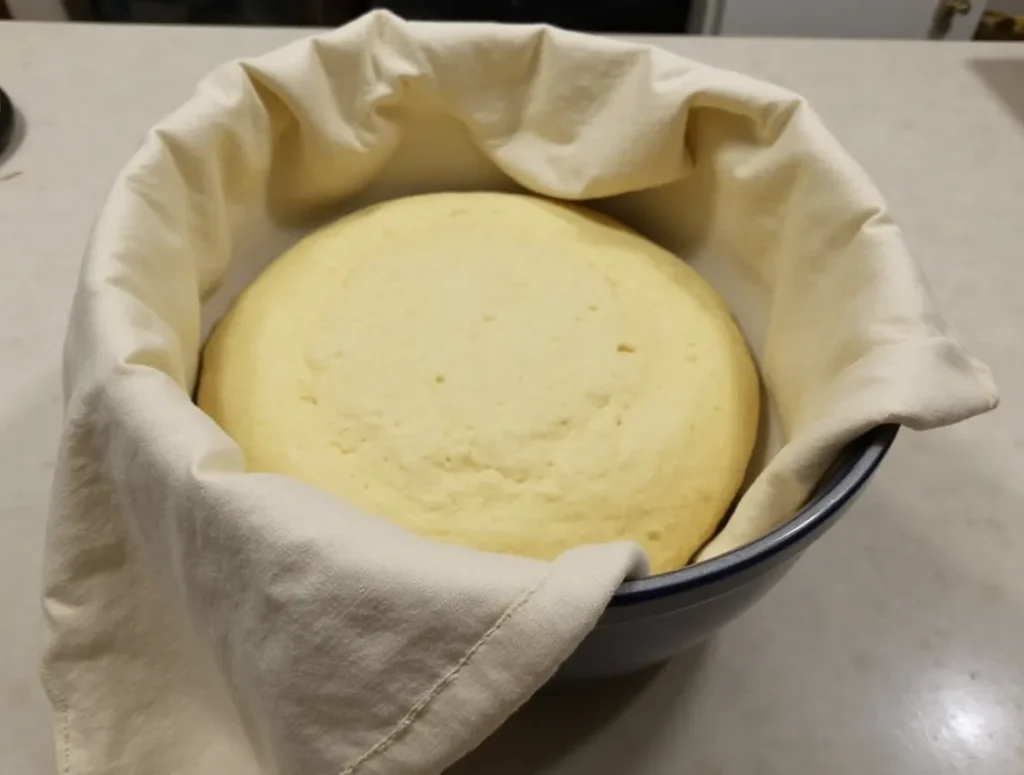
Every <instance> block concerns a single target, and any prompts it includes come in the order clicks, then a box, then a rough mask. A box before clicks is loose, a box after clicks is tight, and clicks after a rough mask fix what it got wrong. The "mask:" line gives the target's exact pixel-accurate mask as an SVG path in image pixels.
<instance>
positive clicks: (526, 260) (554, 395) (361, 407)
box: [199, 193, 758, 572]
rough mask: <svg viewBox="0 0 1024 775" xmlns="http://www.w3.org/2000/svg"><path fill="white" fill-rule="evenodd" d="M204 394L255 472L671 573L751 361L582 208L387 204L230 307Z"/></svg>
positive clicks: (472, 197) (296, 256)
mask: <svg viewBox="0 0 1024 775" xmlns="http://www.w3.org/2000/svg"><path fill="white" fill-rule="evenodd" d="M199 405H200V406H201V407H202V408H203V409H204V410H205V411H206V412H207V413H209V414H210V416H211V417H213V418H214V419H215V420H216V421H217V422H218V423H219V424H220V425H221V427H222V428H223V429H224V430H225V431H226V432H227V433H228V434H230V435H231V436H232V437H233V438H234V439H235V440H236V441H237V442H238V444H239V445H240V446H241V448H242V450H243V452H244V454H245V457H246V460H247V465H248V468H249V470H251V471H265V472H276V473H280V474H285V475H288V476H293V477H296V478H298V479H301V480H304V481H306V482H308V483H309V484H311V485H314V486H316V487H319V488H321V489H323V490H326V491H328V492H331V493H333V494H335V495H336V496H338V497H339V498H342V499H344V500H347V501H350V502H352V503H355V504H356V505H358V506H359V507H361V508H362V509H363V510H365V511H367V512H369V513H372V514H376V515H379V516H381V517H384V518H387V519H389V520H392V521H394V522H396V523H399V524H401V525H404V526H405V527H406V528H408V529H410V530H413V531H416V532H418V533H421V534H423V535H427V536H432V537H434V538H436V539H439V540H441V541H449V542H452V543H457V544H462V545H465V546H470V547H475V548H477V549H483V550H487V551H494V552H507V553H514V554H521V555H527V556H531V557H538V558H545V559H547V558H553V557H555V556H556V555H557V554H559V553H560V552H562V551H564V550H566V549H569V548H571V547H574V546H578V545H581V544H585V543H591V542H600V541H613V540H619V539H625V540H632V541H636V542H638V543H639V544H641V545H642V546H643V547H644V549H645V550H646V551H647V554H648V556H649V558H650V560H651V568H652V571H653V572H662V571H668V570H673V569H676V568H679V567H681V566H683V565H685V564H686V563H687V562H688V561H689V559H690V558H691V557H692V556H693V555H694V553H695V552H696V551H697V550H698V549H699V548H700V547H701V545H702V544H703V543H704V542H705V541H706V540H707V539H708V538H709V537H710V536H711V534H712V533H713V532H714V531H715V528H716V526H717V525H718V523H719V521H720V520H721V519H722V517H723V515H724V514H725V513H726V510H727V509H728V507H729V505H730V503H731V501H732V500H733V497H734V496H735V494H736V492H737V490H738V488H739V486H740V484H741V482H742V480H743V477H744V473H745V469H746V466H747V462H748V459H749V456H750V453H751V449H752V447H753V443H754V438H755V434H756V431H757V423H758V380H757V373H756V370H755V367H754V364H753V361H752V360H751V357H750V354H749V352H748V350H747V348H746V345H745V343H744V341H743V338H742V336H741V335H740V333H739V331H738V330H737V328H736V326H735V324H734V323H733V320H732V318H731V316H730V314H729V312H728V310H727V308H726V307H725V305H724V303H723V301H722V300H721V299H720V298H719V297H718V295H717V294H716V293H715V292H714V291H713V290H712V289H711V287H710V286H708V285H707V284H706V283H705V282H704V281H703V280H702V279H701V278H700V277H699V276H698V275H697V274H696V272H695V271H694V270H692V269H691V268H690V267H689V266H687V265H686V264H685V263H684V262H683V261H681V260H679V259H678V258H677V257H675V256H674V255H672V254H671V253H668V252H667V251H665V250H663V249H661V248H660V247H658V246H657V245H655V244H653V243H651V242H649V241H648V240H646V239H644V238H642V237H640V236H639V235H637V234H635V233H634V232H632V231H630V230H628V229H626V228H625V227H624V226H622V225H620V224H617V223H615V222H613V221H610V220H609V219H606V218H603V217H601V216H597V215H594V214H591V213H589V212H587V211H585V210H583V209H581V208H577V207H572V206H568V205H565V204H559V203H556V202H552V201H548V200H544V199H539V198H534V197H529V196H520V195H512V194H498V193H448V194H429V195H424V196H416V197H409V198H406V199H399V200H395V201H391V202H387V203H384V204H380V205H377V206H374V207H370V208H368V209H366V210H362V211H360V212H357V213H354V214H352V215H350V216H348V217H345V218H342V219H341V220H340V221H337V222H336V223H334V224H332V225H330V226H328V227H326V228H324V229H322V230H320V231H317V232H315V233H313V234H312V235H310V236H309V237H307V238H306V239H304V240H303V241H302V242H300V243H299V244H298V245H296V246H295V247H294V248H292V249H291V250H290V251H288V252H287V253H285V254H284V255H283V256H281V257H280V258H279V259H278V260H277V261H275V262H274V263H273V264H272V265H271V266H270V267H269V268H268V269H267V270H266V271H265V272H264V273H263V274H262V275H261V276H260V277H259V278H258V279H257V280H256V281H255V282H254V283H253V284H252V285H251V286H250V287H249V288H248V289H247V290H246V291H245V292H244V293H243V294H242V295H241V296H240V297H239V299H238V300H237V301H236V302H235V304H234V305H233V306H232V308H231V309H230V310H229V312H228V314H227V315H226V316H225V317H224V319H223V320H222V321H221V323H220V324H219V326H218V327H217V329H216V331H215V332H214V334H213V336H212V337H211V339H210V341H209V343H208V345H207V347H206V351H205V356H204V362H203V372H202V379H201V383H200V388H199Z"/></svg>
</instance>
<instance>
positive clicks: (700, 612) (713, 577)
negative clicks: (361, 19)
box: [556, 425, 898, 682]
mask: <svg viewBox="0 0 1024 775" xmlns="http://www.w3.org/2000/svg"><path fill="white" fill-rule="evenodd" d="M897 430H898V426H896V425H883V426H880V427H878V428H875V429H873V430H871V431H869V432H867V433H866V434H864V435H863V436H861V437H860V438H858V439H857V440H855V441H853V442H852V443H851V444H850V445H849V446H847V448H846V449H845V450H844V451H843V453H842V454H841V455H840V457H839V459H838V460H837V461H836V464H835V465H834V466H833V467H832V469H831V470H830V472H829V474H827V475H826V476H825V478H824V480H823V481H822V483H821V484H820V485H819V487H818V489H817V491H816V492H815V493H814V495H813V496H812V497H811V499H810V500H809V502H808V503H807V505H806V506H804V507H803V508H802V509H800V511H799V512H798V513H797V515H796V516H795V517H793V519H791V520H790V521H789V522H787V523H785V524H784V525H781V526H780V527H778V528H776V529H775V530H773V531H772V532H770V533H769V534H768V535H766V536H764V537H763V538H760V539H758V540H757V541H754V542H753V543H751V544H747V545H746V546H743V547H741V548H739V549H737V550H735V551H732V552H729V553H728V554H724V555H722V556H720V557H715V558H714V559H712V560H708V561H707V562H702V563H698V564H696V565H691V566H688V567H686V568H683V569H682V570H678V571H673V572H671V573H662V574H660V575H657V576H651V577H649V578H645V579H638V580H636V581H627V582H625V583H623V584H622V586H621V587H619V589H618V591H617V592H616V593H615V596H614V597H613V598H612V601H611V603H610V604H609V606H608V608H607V610H606V611H605V612H604V614H603V615H602V617H601V619H600V620H599V621H598V623H597V627H596V628H595V629H594V630H593V631H592V632H591V633H590V634H588V635H587V637H586V638H584V640H583V642H582V643H581V644H580V645H579V647H578V648H577V649H576V651H575V652H573V654H572V655H571V656H570V657H569V659H568V660H567V661H566V662H565V664H564V665H563V666H562V668H561V670H560V672H559V674H558V676H557V677H556V680H557V681H559V682H561V681H571V680H580V679H590V678H601V677H610V676H614V675H621V674H623V673H629V672H632V671H635V670H640V669H643V668H645V667H650V666H652V665H656V664H660V663H662V662H665V661H666V660H668V659H670V658H671V657H673V656H675V655H676V654H679V653H680V652H682V651H684V650H685V649H687V648H688V647H690V646H692V645H694V644H696V643H698V642H699V641H702V640H704V639H705V638H707V637H708V636H710V635H712V634H713V633H715V632H717V631H718V630H720V629H721V628H722V627H724V626H725V625H726V624H727V623H728V622H730V621H732V620H733V619H735V618H736V617H737V616H739V615H740V614H741V613H742V612H743V611H745V610H746V609H747V608H749V607H750V606H751V605H753V603H755V602H756V601H757V600H758V599H759V598H760V597H761V596H762V595H764V593H765V592H767V591H768V590H769V589H770V588H771V587H772V586H774V585H775V583H776V582H777V581H778V580H779V579H781V578H782V577H783V575H785V573H786V571H787V570H789V568H790V566H791V565H792V564H793V563H794V562H796V560H797V558H798V557H799V556H800V555H801V554H802V553H803V551H804V550H805V549H806V548H807V547H808V546H810V545H811V544H812V543H813V542H814V541H815V540H817V538H818V537H819V536H820V535H821V534H822V533H824V532H825V531H826V530H827V529H828V528H829V527H831V526H832V525H833V524H835V522H836V520H837V519H838V518H839V516H840V515H841V514H842V513H843V512H844V511H845V510H846V509H847V508H848V507H849V506H850V504H851V503H853V501H854V500H856V498H857V496H858V495H860V493H861V491H862V490H863V489H864V486H865V485H866V484H867V482H868V480H869V479H870V478H871V475H872V474H873V473H874V471H875V469H876V468H878V465H879V464H880V463H881V462H882V459H883V458H884V457H885V455H886V453H887V452H888V451H889V448H890V447H891V446H892V443H893V440H894V439H895V438H896V432H897Z"/></svg>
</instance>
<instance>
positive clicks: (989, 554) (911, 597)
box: [0, 22, 1024, 775]
mask: <svg viewBox="0 0 1024 775" xmlns="http://www.w3.org/2000/svg"><path fill="white" fill-rule="evenodd" d="M301 34H303V33H302V32H300V31H296V30H288V29H277V30H267V29H249V30H240V29H214V28H205V29H199V28H192V29H186V28H167V27H164V28H156V27H149V28H133V27H115V26H92V27H86V26H75V25H67V24H64V25H34V24H28V23H17V22H8V23H3V24H0V85H2V87H3V88H4V89H5V90H7V91H8V92H9V93H10V95H11V97H12V98H13V99H14V101H15V103H16V104H17V106H18V109H19V110H20V111H21V113H22V115H23V117H24V119H25V121H26V124H27V132H25V133H24V135H23V137H21V138H20V141H19V142H18V144H17V146H16V147H15V148H14V149H13V151H12V152H10V153H9V154H8V155H7V156H6V157H4V158H3V159H2V160H0V375H2V377H0V460H2V461H3V464H2V467H0V772H4V773H12V774H13V773H18V775H42V774H43V773H51V772H53V767H54V765H53V756H52V753H51V750H50V745H51V744H50V727H49V723H50V722H49V716H48V707H47V704H46V701H45V699H44V697H43V694H42V692H41V690H40V688H39V681H38V678H37V661H38V651H39V641H40V629H41V626H40V613H39V604H38V599H39V594H40V574H41V553H42V537H43V532H44V527H45V525H44V523H45V518H46V508H47V500H48V488H49V484H50V476H51V471H52V469H53V462H54V449H55V444H56V440H57V435H58V431H59V426H60V421H61V407H60V381H59V372H60V347H61V341H62V338H63V334H64V326H65V319H66V315H67V311H68V305H69V301H70V298H71V293H72V290H73V287H74V283H75V278H76V274H77V271H78V264H79V258H80V255H81V252H82V247H83V244H84V243H85V240H86V236H87V233H88V231H89V227H90V223H91V221H92V219H93V217H94V215H95V213H96V211H97V208H98V207H99V205H100V203H101V201H102V200H103V197H104V195H105V192H106V190H107V188H108V187H109V185H110V183H111V181H112V179H113V177H114V175H115V173H116V172H117V171H118V169H119V168H120V167H121V166H122V165H124V163H125V162H126V161H127V160H128V158H129V156H130V155H131V153H132V152H133V151H134V150H135V148H136V147H137V145H138V143H139V142H140V139H141V138H142V135H143V132H144V131H145V129H146V128H147V127H149V126H150V125H151V124H153V123H154V122H155V121H157V120H158V119H159V118H160V117H162V116H163V115H164V114H166V113H167V112H168V111H170V110H171V109H172V108H174V107H175V106H176V105H178V104H179V103H181V102H182V101H184V100H185V99H186V98H187V97H188V96H189V94H190V93H191V91H192V89H193V86H194V84H195V82H196V81H197V79H199V78H200V77H201V76H202V75H203V74H204V73H206V72H207V71H209V70H210V69H211V68H213V67H214V66H215V65H217V64H219V63H220V62H222V61H224V60H226V59H229V58H232V57H237V56H244V55H251V54H257V53H260V52H263V51H265V50H267V49H270V48H273V47H275V46H277V45H279V44H282V43H285V42H287V41H289V40H291V39H293V38H296V37H298V36H299V35H301ZM650 40H651V41H652V42H653V43H655V44H656V45H659V46H663V47H665V48H669V49H671V50H673V51H677V52H679V53H682V54H685V55H688V56H692V57H694V58H697V59H700V60H703V61H705V62H708V63H710V64H714V65H720V66H724V67H728V68H733V69H737V70H741V71H745V72H747V73H750V74H753V75H756V76H759V77H762V78H765V79H768V80H772V81H776V82H778V83H781V84H783V85H785V86H788V87H790V88H792V89H795V90H797V91H799V92H801V93H803V94H804V95H806V96H807V97H808V98H810V100H811V101H812V103H813V104H814V105H815V106H816V108H817V110H818V111H819V112H820V113H821V114H822V116H823V117H824V119H825V121H826V122H827V123H828V125H829V126H830V127H831V128H832V130H833V131H834V132H835V133H836V134H837V135H838V137H839V138H840V140H841V141H842V142H843V143H844V144H845V145H846V147H847V148H848V149H849V150H850V151H851V152H852V154H853V155H854V156H855V157H856V158H857V159H859V160H860V162H861V163H862V164H863V165H864V166H865V167H866V168H867V169H868V171H869V172H870V173H871V174H872V175H873V176H874V178H875V180H876V181H877V183H878V184H879V186H880V187H881V189H882V191H883V192H884V193H885V194H886V196H887V197H888V199H889V202H890V204H891V209H892V212H893V214H894V216H895V217H896V219H897V220H898V221H899V223H900V224H901V225H902V227H903V229H904V230H905V233H906V238H907V240H908V242H909V244H910V246H911V248H912V249H913V251H914V253H915V254H916V256H917V259H918V260H919V261H920V263H921V264H922V265H923V267H924V269H925V272H926V273H927V275H928V277H929V280H930V282H931V285H932V288H933V291H934V293H935V295H936V297H937V298H938V300H939V302H940V305H941V308H942V309H943V311H944V312H945V313H946V315H947V317H948V318H949V319H950V320H951V321H952V323H953V324H954V325H955V326H956V327H957V328H958V329H959V330H960V332H961V333H962V335H963V336H964V338H965V339H966V340H967V341H968V342H969V343H970V344H971V345H972V347H973V348H974V350H975V351H976V352H977V354H978V355H980V356H981V357H982V358H984V359H985V360H987V361H988V362H989V363H990V364H991V365H992V366H993V368H994V370H995V373H996V378H997V380H998V382H999V384H1000V387H1001V390H1002V394H1003V405H1002V407H1001V408H1000V409H999V410H997V411H996V412H994V413H992V414H990V415H988V416H985V417H982V418H979V419H976V420H973V421H970V422H967V423H964V424H963V425H960V426H957V427H955V428H951V429H948V430H944V431H938V432H932V433H928V434H914V433H909V432H907V433H904V434H903V435H902V437H901V438H900V439H899V441H898V442H897V445H896V448H895V450H894V451H893V453H892V455H891V456H890V458H889V460H888V461H887V462H886V464H885V465H884V466H883V467H882V470H881V471H880V472H879V474H878V476H877V478H876V480H875V481H874V483H873V485H872V486H871V487H870V488H869V491H868V492H867V494H866V495H865V496H864V497H863V498H862V499H861V500H860V501H859V503H858V504H857V505H856V506H855V508H854V509H853V510H852V511H851V512H850V513H849V514H848V515H847V516H846V517H845V518H844V519H843V520H842V522H841V523H840V524H839V525H838V526H837V527H836V528H835V529H834V530H832V531H831V532H830V533H828V534H827V535H826V536H825V537H824V538H822V540H821V541H820V542H818V543H817V544H816V545H815V546H813V547H812V548H811V550H810V551H809V552H808V553H807V554H806V555H805V557H804V558H803V559H802V560H801V561H800V562H799V563H797V565H796V567H795V568H794V569H793V570H792V572H791V573H790V574H789V575H788V576H787V577H786V578H785V579H784V580H783V581H782V583H781V584H779V586H778V587H777V588H776V589H775V590H774V591H773V592H772V593H771V594H770V595H769V596H768V597H767V598H766V599H765V600H764V601H763V602H762V603H760V604H759V605H758V606H756V607H755V608H754V609H753V610H752V611H751V612H750V613H748V614H747V615H746V616H745V617H744V618H742V619H741V620H740V621H739V622H738V623H737V624H735V625H733V626H732V627H731V628H729V629H727V630H726V631H725V632H723V633H722V634H721V635H720V636H719V637H718V638H717V639H715V640H714V641H712V642H711V643H708V644H707V645H706V646H704V647H703V648H700V649H698V650H696V651H694V652H692V653H690V654H688V655H685V656H683V657H681V658H680V659H678V660H677V661H676V662H674V663H672V664H670V665H669V666H668V667H666V668H665V669H663V670H662V671H661V672H659V673H657V674H654V675H643V676H640V677H636V678H633V679H628V680H625V681H620V682H617V683H614V684H610V685H607V686H604V687H600V688H591V689H587V690H583V691H582V692H580V693H575V694H567V693H562V694H548V695H544V696H542V697H540V698H539V699H537V700H535V701H533V702H532V703H531V704H530V705H528V706H527V708H526V710H525V711H524V712H523V713H521V714H520V715H519V716H518V717H516V718H515V719H514V720H513V721H512V722H511V723H510V724H508V725H507V726H506V727H505V728H504V729H503V730H501V731H500V732H499V733H498V734H497V735H496V736H495V737H494V738H492V739H491V740H490V741H488V742H487V743H486V744H485V745H484V747H483V748H482V749H481V750H480V751H478V752H476V753H475V754H473V755H471V756H470V758H469V759H467V760H466V761H465V762H463V763H462V764H460V765H458V766H457V767H456V768H455V770H456V771H457V772H459V773H461V775H466V774H467V773H477V772H480V773H484V772H486V773H502V772H510V773H511V772H516V773H522V772H540V771H543V772H552V773H573V774H575V773H581V774H582V773H588V774H590V773H603V772H609V773H611V772H620V771H621V772H631V773H635V774H636V775H661V774H662V773H664V775H669V774H670V773H671V774H673V775H674V774H675V773H679V772H692V773H699V775H712V773H716V774H717V775H741V774H742V775H746V774H747V773H756V774H757V775H771V774H772V773H787V775H804V774H813V775H820V774H821V773H828V775H846V774H848V773H849V774H850V775H862V773H871V772H879V773H884V772H898V773H902V775H918V774H920V775H941V774H942V773H961V772H962V773H972V775H987V774H988V773H992V774H993V775H995V774H997V773H998V775H1011V774H1012V773H1024V571H1022V570H1021V568H1022V560H1024V474H1022V472H1024V402H1022V401H1021V399H1022V398H1024V360H1022V358H1021V355H1020V346H1019V342H1020V338H1021V333H1020V332H1021V331H1024V311H1022V307H1020V306H1019V301H1020V299H1021V298H1024V229H1022V224H1024V215H1022V214H1024V45H1014V44H936V43H912V42H906V43H899V42H889V43H877V42H830V41H799V42H798V41H780V40H771V41H768V40H749V39H742V40H741V39H736V40H729V39H714V38H692V39H687V38H652V39H650Z"/></svg>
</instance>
